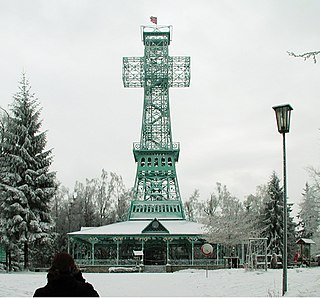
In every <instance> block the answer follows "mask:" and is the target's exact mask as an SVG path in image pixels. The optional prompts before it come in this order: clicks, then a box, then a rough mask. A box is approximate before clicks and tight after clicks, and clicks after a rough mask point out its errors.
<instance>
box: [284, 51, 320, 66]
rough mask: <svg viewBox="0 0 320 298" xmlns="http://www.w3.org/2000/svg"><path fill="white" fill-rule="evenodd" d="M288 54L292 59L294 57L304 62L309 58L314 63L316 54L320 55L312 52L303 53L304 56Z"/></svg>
mask: <svg viewBox="0 0 320 298" xmlns="http://www.w3.org/2000/svg"><path fill="white" fill-rule="evenodd" d="M287 53H288V54H289V56H293V57H296V58H303V59H304V60H307V59H309V58H312V59H313V62H314V63H317V59H316V56H317V55H318V54H320V51H314V52H308V53H304V54H299V55H298V54H295V53H293V52H287Z"/></svg>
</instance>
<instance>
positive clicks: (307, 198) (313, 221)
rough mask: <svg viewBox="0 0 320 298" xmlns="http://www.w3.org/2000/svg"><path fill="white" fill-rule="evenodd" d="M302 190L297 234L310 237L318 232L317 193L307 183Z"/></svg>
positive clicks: (319, 213) (319, 217)
mask: <svg viewBox="0 0 320 298" xmlns="http://www.w3.org/2000/svg"><path fill="white" fill-rule="evenodd" d="M303 191H304V192H303V193H302V202H301V203H300V208H301V210H300V212H299V214H298V219H299V223H298V226H299V236H300V237H302V238H312V237H313V236H315V235H316V233H317V232H318V229H319V225H320V210H319V194H318V192H317V191H316V189H315V188H314V187H312V186H309V184H308V183H306V187H305V189H304V190H303Z"/></svg>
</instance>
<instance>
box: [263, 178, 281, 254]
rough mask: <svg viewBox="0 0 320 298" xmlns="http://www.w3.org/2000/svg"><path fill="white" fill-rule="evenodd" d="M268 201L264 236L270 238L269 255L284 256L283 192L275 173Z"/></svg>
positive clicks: (265, 212) (269, 186)
mask: <svg viewBox="0 0 320 298" xmlns="http://www.w3.org/2000/svg"><path fill="white" fill-rule="evenodd" d="M267 195H268V200H267V201H266V202H265V205H264V211H263V213H262V225H263V236H264V237H267V238H268V241H267V244H268V251H269V253H273V252H275V253H277V254H282V248H283V191H282V187H280V179H279V178H278V176H277V175H276V173H275V172H273V174H272V176H271V178H270V181H269V183H268V186H267Z"/></svg>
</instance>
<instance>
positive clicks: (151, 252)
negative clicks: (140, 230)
mask: <svg viewBox="0 0 320 298" xmlns="http://www.w3.org/2000/svg"><path fill="white" fill-rule="evenodd" d="M144 263H145V265H165V264H166V245H165V242H164V241H161V240H157V241H151V240H149V241H147V242H146V244H145V248H144Z"/></svg>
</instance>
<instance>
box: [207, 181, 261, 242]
mask: <svg viewBox="0 0 320 298" xmlns="http://www.w3.org/2000/svg"><path fill="white" fill-rule="evenodd" d="M204 210H205V213H206V214H207V216H206V217H205V222H206V223H207V227H208V235H209V236H208V240H209V241H210V242H212V243H220V244H223V245H225V246H226V247H229V248H231V247H232V246H235V245H237V244H241V243H242V241H244V240H248V238H249V237H254V236H257V235H258V230H257V229H256V226H255V221H252V217H251V216H249V214H251V211H250V212H249V211H248V209H246V208H244V205H243V204H242V202H240V201H239V199H237V198H236V197H234V196H232V195H231V193H230V192H229V191H228V190H227V187H226V186H225V185H221V183H217V186H216V191H215V192H214V193H212V194H211V196H210V199H209V200H208V201H207V202H206V204H205V207H204Z"/></svg>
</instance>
